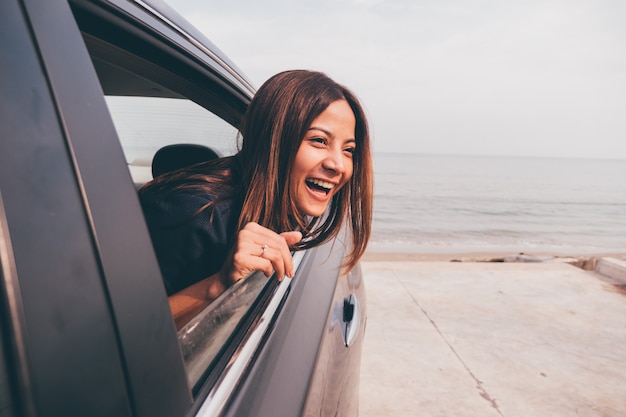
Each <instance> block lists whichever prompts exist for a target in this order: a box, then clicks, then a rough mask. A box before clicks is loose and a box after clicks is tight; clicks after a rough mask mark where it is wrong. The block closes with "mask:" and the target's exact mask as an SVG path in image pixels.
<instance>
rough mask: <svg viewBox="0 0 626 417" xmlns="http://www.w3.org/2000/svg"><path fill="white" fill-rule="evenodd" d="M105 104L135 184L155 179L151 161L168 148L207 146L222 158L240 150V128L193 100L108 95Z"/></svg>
mask: <svg viewBox="0 0 626 417" xmlns="http://www.w3.org/2000/svg"><path fill="white" fill-rule="evenodd" d="M106 101H107V105H108V106H109V110H110V112H111V116H112V117H113V122H114V124H115V128H116V129H117V134H118V136H119V138H120V142H121V144H122V148H123V149H124V155H125V156H126V162H127V163H128V167H129V169H130V172H131V175H132V177H133V181H134V182H135V184H138V185H142V184H144V183H146V182H148V181H150V180H151V179H152V174H151V165H152V158H153V157H154V154H155V153H156V151H158V150H159V149H160V148H162V147H164V146H166V145H172V144H181V143H185V144H198V145H204V146H207V147H209V148H211V149H212V150H214V151H216V152H217V154H218V155H220V156H227V155H233V154H234V153H235V152H236V151H237V146H236V143H237V141H236V139H237V129H235V128H234V127H233V126H231V125H230V124H228V123H226V122H225V121H224V120H223V119H221V118H219V117H218V116H216V115H214V114H213V113H211V112H209V111H207V110H206V109H204V108H203V107H201V106H199V105H197V104H196V103H194V102H192V101H191V100H186V99H178V98H163V97H135V96H107V97H106Z"/></svg>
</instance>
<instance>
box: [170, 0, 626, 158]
mask: <svg viewBox="0 0 626 417" xmlns="http://www.w3.org/2000/svg"><path fill="white" fill-rule="evenodd" d="M166 1H167V2H168V3H169V4H170V5H172V6H173V7H174V8H175V9H176V10H177V11H178V12H179V13H181V14H182V15H183V16H185V17H186V18H187V19H188V20H189V21H191V22H192V23H193V24H194V25H195V26H197V27H198V28H199V29H200V30H201V31H202V32H203V33H204V34H205V35H206V36H207V37H208V38H209V39H211V40H212V41H213V42H214V43H216V44H217V45H218V46H219V47H220V49H222V50H223V51H224V52H225V53H226V54H227V55H228V56H229V57H230V58H231V59H232V60H233V61H234V62H235V63H236V64H237V65H238V66H239V67H240V68H241V69H242V70H243V71H244V73H246V74H247V75H248V77H249V78H250V79H251V80H252V81H253V83H254V84H255V85H256V86H257V87H258V86H260V85H261V84H262V83H263V81H265V80H266V79H267V78H268V77H270V76H271V75H273V74H275V73H277V72H279V71H282V70H285V69H294V68H306V69H315V70H321V71H324V72H326V73H327V74H328V75H329V76H331V77H332V78H333V79H335V80H337V81H339V82H341V83H342V84H345V85H346V86H348V87H349V88H351V89H352V90H353V91H354V92H355V93H356V94H357V95H358V96H359V97H360V98H361V100H362V101H363V104H364V106H365V108H366V110H367V112H368V115H369V119H370V122H371V126H372V131H373V137H374V149H375V150H376V151H386V152H414V153H435V154H476V155H515V156H556V157H594V158H595V157H599V158H621V159H626V1H623V0H556V1H550V0H519V1H505V0H431V1H426V0H322V1H311V0H304V1H288V0H283V1H280V0H269V1H258V0H228V1H224V0H221V1H208V0H166Z"/></svg>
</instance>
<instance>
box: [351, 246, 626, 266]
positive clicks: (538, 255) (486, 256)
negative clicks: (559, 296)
mask: <svg viewBox="0 0 626 417" xmlns="http://www.w3.org/2000/svg"><path fill="white" fill-rule="evenodd" d="M606 257H611V258H617V259H624V260H626V252H610V253H608V252H607V253H572V254H563V253H555V252H550V251H545V252H543V251H538V252H514V251H510V252H506V251H484V252H481V251H467V252H463V251H459V252H454V253H447V252H434V251H433V252H400V251H397V252H391V251H390V252H385V251H372V250H368V251H366V252H365V254H364V255H363V258H361V261H362V262H564V263H570V264H572V265H574V266H577V267H579V268H582V269H585V270H593V269H594V268H595V266H596V263H597V261H598V260H599V259H601V258H606Z"/></svg>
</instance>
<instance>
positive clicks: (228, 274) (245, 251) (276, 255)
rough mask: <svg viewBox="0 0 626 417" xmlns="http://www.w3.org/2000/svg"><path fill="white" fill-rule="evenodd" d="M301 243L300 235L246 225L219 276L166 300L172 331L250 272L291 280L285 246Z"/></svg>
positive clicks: (290, 265) (287, 252)
mask: <svg viewBox="0 0 626 417" xmlns="http://www.w3.org/2000/svg"><path fill="white" fill-rule="evenodd" d="M301 239H302V233H300V232H285V233H281V234H278V233H275V232H273V231H271V230H269V229H267V228H265V227H263V226H260V225H258V224H257V223H248V224H247V225H246V226H245V227H244V228H243V229H242V230H241V231H240V232H239V233H238V234H237V238H236V240H235V245H234V246H233V249H232V250H231V251H230V254H229V255H228V257H227V258H226V261H225V262H224V266H222V269H221V270H220V271H219V272H217V273H216V274H213V275H211V276H210V277H208V278H205V279H203V280H202V281H198V282H196V283H195V284H193V285H191V286H189V287H187V288H185V289H183V290H181V291H179V292H177V293H176V294H173V295H171V296H169V304H170V309H171V310H172V315H173V316H174V321H175V322H176V328H177V329H180V328H181V327H182V326H183V325H184V324H185V323H187V322H188V321H189V320H191V318H193V316H195V315H196V314H198V312H199V311H201V310H202V309H203V308H204V307H206V306H207V305H209V304H210V302H211V301H213V300H214V299H215V298H217V297H218V296H219V295H220V294H221V293H222V292H224V290H225V289H226V288H227V287H229V286H230V285H231V284H232V283H234V282H237V281H239V280H240V279H242V278H245V277H247V276H248V275H249V274H250V273H251V272H252V271H263V273H264V274H265V276H267V277H269V276H270V275H272V272H273V271H276V278H278V280H279V281H281V280H282V279H283V278H284V277H285V275H286V276H288V277H293V275H294V270H293V259H292V257H291V251H290V250H289V246H290V245H294V244H296V243H298V242H299V241H300V240H301Z"/></svg>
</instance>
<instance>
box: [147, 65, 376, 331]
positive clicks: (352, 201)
mask: <svg viewBox="0 0 626 417" xmlns="http://www.w3.org/2000/svg"><path fill="white" fill-rule="evenodd" d="M239 132H240V134H241V138H242V142H241V149H240V151H239V152H238V153H237V154H236V155H234V156H232V157H226V158H221V159H218V160H215V161H209V162H205V163H202V164H198V165H194V166H192V167H189V168H184V169H182V170H178V171H175V172H173V173H169V174H164V175H162V176H160V177H157V178H156V179H155V180H153V181H152V182H150V183H148V184H147V185H146V186H145V187H144V188H142V190H141V191H140V198H141V202H142V206H143V208H144V212H145V215H146V221H147V223H148V227H149V229H150V233H151V237H152V241H153V244H154V248H155V251H156V253H157V257H158V258H159V264H160V266H161V270H162V273H163V278H164V280H165V285H166V289H167V292H168V295H170V297H169V300H170V307H171V308H172V311H173V313H174V317H175V318H176V319H177V322H184V321H186V319H187V318H189V317H190V316H193V314H195V312H197V311H198V310H199V309H200V308H202V307H204V306H205V305H207V304H208V302H210V301H211V300H213V299H214V298H215V297H217V296H218V295H219V294H220V293H221V292H222V291H223V290H224V289H225V288H226V287H228V286H229V285H231V284H232V283H234V282H236V281H238V280H240V279H242V278H244V277H245V276H247V275H248V274H249V273H250V272H252V271H255V270H260V271H263V272H264V273H265V275H266V276H268V277H269V276H270V275H271V274H272V272H273V271H274V272H275V273H276V276H277V278H278V279H279V280H280V279H283V277H284V276H288V277H293V275H294V270H293V263H292V258H291V252H290V251H291V249H294V250H298V249H306V248H310V247H313V246H315V245H319V244H320V243H323V242H326V241H328V240H330V239H332V238H334V237H336V236H337V234H338V232H339V230H340V228H341V227H342V225H343V224H347V225H348V226H349V228H350V231H351V236H352V249H351V251H350V252H349V253H348V255H347V257H346V260H345V263H344V267H345V268H346V269H347V270H350V269H352V268H353V267H354V266H356V264H357V262H358V260H359V258H360V257H361V256H362V255H363V253H364V251H365V248H366V246H367V242H368V240H369V236H370V229H371V217H372V188H373V187H372V182H373V180H372V159H371V153H370V139H369V132H368V127H367V121H366V118H365V114H364V112H363V109H362V107H361V105H360V104H359V102H358V100H357V99H356V97H355V96H354V94H353V93H352V92H350V91H349V90H348V89H346V88H345V87H343V86H341V85H339V84H337V83H335V82H334V81H333V80H331V79H330V78H328V77H327V76H326V75H324V74H322V73H319V72H312V71H304V70H297V71H286V72H282V73H279V74H277V75H275V76H273V77H272V78H270V79H269V80H268V81H266V82H265V84H263V86H261V88H260V89H259V90H258V92H257V94H256V95H255V97H254V98H253V100H252V102H251V103H250V106H249V107H248V110H247V112H246V114H245V116H244V118H243V120H242V123H241V126H240V129H239Z"/></svg>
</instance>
